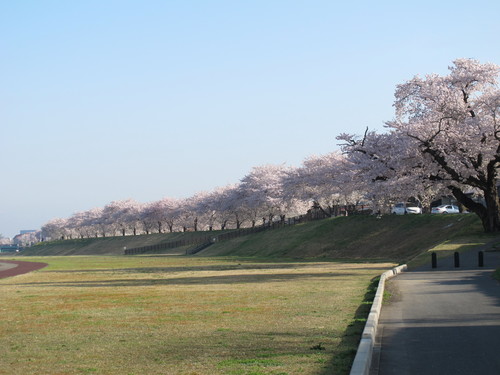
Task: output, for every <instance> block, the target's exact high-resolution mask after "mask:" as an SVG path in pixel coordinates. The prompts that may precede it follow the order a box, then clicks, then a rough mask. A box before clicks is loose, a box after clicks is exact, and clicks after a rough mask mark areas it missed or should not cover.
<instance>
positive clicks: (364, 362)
mask: <svg viewBox="0 0 500 375" xmlns="http://www.w3.org/2000/svg"><path fill="white" fill-rule="evenodd" d="M406 269H407V265H406V264H403V265H401V266H398V267H396V268H393V269H392V270H389V271H386V272H384V273H383V274H382V275H381V276H380V281H379V282H378V287H377V292H376V293H375V298H374V299H373V304H372V308H371V309H370V314H369V315H368V319H367V321H366V325H365V329H364V330H363V333H362V335H361V341H360V342H359V346H358V351H357V352H356V357H355V358H354V362H353V364H352V367H351V372H350V375H368V374H369V372H370V365H371V360H372V354H373V344H374V343H375V337H376V335H377V326H378V318H379V316H380V310H381V309H382V300H383V298H384V288H385V281H386V280H388V279H390V278H391V277H394V276H396V275H397V274H398V273H401V272H403V271H405V270H406Z"/></svg>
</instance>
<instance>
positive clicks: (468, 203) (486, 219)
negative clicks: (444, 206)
mask: <svg viewBox="0 0 500 375" xmlns="http://www.w3.org/2000/svg"><path fill="white" fill-rule="evenodd" d="M451 191H452V193H453V196H454V197H455V198H456V199H457V201H458V202H460V203H461V204H463V205H464V206H465V207H466V208H467V209H468V210H469V211H471V212H474V213H475V214H476V215H477V216H479V218H480V219H481V222H482V224H483V229H484V231H485V232H487V233H491V232H499V231H500V202H499V200H498V191H497V187H496V184H495V183H491V184H488V186H486V188H485V189H483V194H484V199H485V202H486V207H485V206H484V205H482V204H481V203H478V202H475V201H473V200H472V199H471V198H470V197H469V196H467V195H466V194H464V192H463V191H462V190H461V189H459V188H456V187H451Z"/></svg>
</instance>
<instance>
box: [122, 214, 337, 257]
mask: <svg viewBox="0 0 500 375" xmlns="http://www.w3.org/2000/svg"><path fill="white" fill-rule="evenodd" d="M329 217H330V216H328V215H327V214H326V213H324V212H322V211H315V212H310V213H308V214H306V215H300V216H295V217H290V218H286V219H285V220H279V221H272V222H266V223H264V224H262V225H259V226H255V227H250V228H241V229H232V230H230V231H228V232H227V233H222V234H218V235H213V234H212V235H210V232H207V235H205V236H198V237H195V238H193V237H191V238H189V239H182V240H177V241H171V242H165V243H160V244H156V245H150V246H142V247H136V248H132V249H126V250H125V255H138V254H146V253H158V252H161V251H163V250H169V249H174V248H176V247H181V246H190V245H199V246H198V247H201V246H203V245H205V244H208V243H210V244H212V243H215V242H219V241H227V240H231V239H233V238H238V237H242V236H246V235H249V234H253V233H259V232H263V231H266V230H272V229H278V228H283V227H286V226H290V225H297V224H301V223H305V222H309V221H316V220H323V219H326V218H329ZM198 247H196V248H195V249H192V250H188V251H186V255H192V254H195V253H197V252H200V251H201V250H204V249H205V247H204V248H202V249H201V250H197V249H198ZM207 247H208V246H207ZM193 251H195V252H193Z"/></svg>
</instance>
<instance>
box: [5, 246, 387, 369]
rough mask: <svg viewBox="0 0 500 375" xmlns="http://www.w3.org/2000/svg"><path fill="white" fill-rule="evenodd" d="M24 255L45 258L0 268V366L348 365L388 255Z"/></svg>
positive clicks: (20, 367) (212, 367) (219, 367)
mask: <svg viewBox="0 0 500 375" xmlns="http://www.w3.org/2000/svg"><path fill="white" fill-rule="evenodd" d="M29 260H33V261H43V262H46V263H49V266H48V267H47V268H45V269H43V270H40V271H36V272H33V273H31V274H25V275H20V276H16V277H13V278H8V279H3V280H0V287H1V289H2V304H1V309H0V327H1V328H0V332H1V341H0V346H1V347H2V355H1V356H0V374H136V375H138V374H183V375H194V374H199V375H205V374H234V375H236V374H241V375H245V374H246V375H258V374H275V375H278V374H280V375H285V374H290V375H291V374H315V375H319V374H347V373H348V372H349V368H350V364H351V361H352V359H353V355H354V354H355V351H356V348H357V344H358V340H359V335H360V332H361V330H362V328H363V325H364V319H363V317H365V316H366V314H367V311H368V309H369V307H370V304H369V302H366V300H367V298H368V297H370V295H371V293H372V288H373V285H371V280H372V279H373V278H374V277H376V276H378V275H380V274H381V273H382V272H383V271H385V270H386V269H387V268H389V267H390V266H391V264H388V263H383V264H382V263H336V262H298V261H280V262H275V261H265V260H262V261H258V260H248V259H247V260H245V259H235V258H186V257H167V256H163V257H158V256H157V257H152V256H151V257H147V256H141V257H119V256H115V257H110V256H100V257H97V256H89V257H76V256H70V257H43V258H29ZM364 301H365V302H364Z"/></svg>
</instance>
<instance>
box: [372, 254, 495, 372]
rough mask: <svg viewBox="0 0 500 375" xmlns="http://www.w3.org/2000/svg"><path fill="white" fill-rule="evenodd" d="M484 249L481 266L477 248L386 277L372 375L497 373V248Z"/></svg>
mask: <svg viewBox="0 0 500 375" xmlns="http://www.w3.org/2000/svg"><path fill="white" fill-rule="evenodd" d="M484 254H485V256H484V262H485V263H484V267H483V268H479V267H478V266H477V265H478V258H477V251H475V252H470V253H467V254H463V255H461V257H460V266H461V267H459V268H455V267H454V260H453V259H448V260H446V261H441V260H438V267H437V268H435V269H431V267H430V265H429V267H426V268H422V269H419V270H416V271H409V272H404V273H402V274H400V275H399V276H397V277H395V278H394V279H391V280H390V282H389V285H388V287H389V288H390V290H392V291H393V292H394V298H393V301H392V302H390V303H388V304H385V305H384V306H383V307H382V312H381V316H380V320H379V328H378V337H377V345H376V347H375V350H374V358H373V363H372V368H371V375H377V374H378V375H392V374H398V375H405V374H415V375H434V374H436V375H447V374H450V375H461V374H464V375H474V374H480V375H490V374H491V375H499V374H500V283H499V282H498V281H496V280H494V279H492V277H491V275H492V271H493V269H494V268H496V267H500V252H485V253H484ZM429 263H430V259H429Z"/></svg>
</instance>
